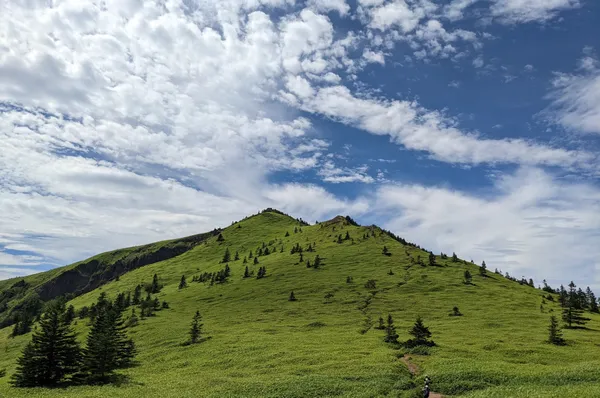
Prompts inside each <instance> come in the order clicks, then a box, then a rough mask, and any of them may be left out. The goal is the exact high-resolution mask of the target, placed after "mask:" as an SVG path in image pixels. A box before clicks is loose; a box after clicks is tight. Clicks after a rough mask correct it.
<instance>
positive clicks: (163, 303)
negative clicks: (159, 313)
mask: <svg viewBox="0 0 600 398" xmlns="http://www.w3.org/2000/svg"><path fill="white" fill-rule="evenodd" d="M161 307H162V308H163V309H165V310H166V309H169V303H167V302H166V301H164V300H163V302H162V304H161Z"/></svg>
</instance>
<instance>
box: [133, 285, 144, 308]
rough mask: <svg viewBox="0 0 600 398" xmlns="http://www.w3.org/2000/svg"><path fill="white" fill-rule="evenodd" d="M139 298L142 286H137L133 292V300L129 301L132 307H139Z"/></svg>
mask: <svg viewBox="0 0 600 398" xmlns="http://www.w3.org/2000/svg"><path fill="white" fill-rule="evenodd" d="M141 297H142V286H141V285H137V286H136V287H135V290H134V292H133V299H132V300H131V303H132V304H133V305H139V304H140V299H141Z"/></svg>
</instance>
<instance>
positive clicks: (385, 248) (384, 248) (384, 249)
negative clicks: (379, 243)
mask: <svg viewBox="0 0 600 398" xmlns="http://www.w3.org/2000/svg"><path fill="white" fill-rule="evenodd" d="M381 252H382V253H383V254H385V255H388V254H389V252H390V251H389V250H388V248H387V246H383V250H382V251H381Z"/></svg>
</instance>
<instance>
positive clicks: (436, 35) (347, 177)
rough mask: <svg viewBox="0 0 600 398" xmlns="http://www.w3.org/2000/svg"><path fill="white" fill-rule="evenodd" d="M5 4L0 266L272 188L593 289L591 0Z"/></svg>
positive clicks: (597, 115) (238, 204)
mask: <svg viewBox="0 0 600 398" xmlns="http://www.w3.org/2000/svg"><path fill="white" fill-rule="evenodd" d="M1 7H2V9H1V10H0V11H1V12H0V26H1V28H0V142H1V144H0V279H5V278H10V277H16V276H21V275H27V274H31V273H34V272H39V271H40V270H46V269H50V268H52V267H55V266H60V265H64V264H68V263H70V262H73V261H77V260H80V259H83V258H85V257H88V256H91V255H93V254H96V253H98V252H101V251H105V250H110V249H116V248H119V247H123V246H130V245H135V244H143V243H148V242H151V241H156V240H162V239H167V238H173V237H178V236H184V235H188V234H193V233H198V232H202V231H206V230H210V229H212V228H214V227H217V226H226V225H229V224H230V223H231V221H233V220H237V219H240V218H243V217H244V216H246V215H248V214H251V213H255V212H256V211H258V210H260V209H263V208H266V207H276V208H279V209H281V210H283V211H286V212H288V213H290V214H292V215H293V216H296V217H302V218H304V219H306V220H311V221H315V220H324V219H327V218H330V217H333V216H335V215H337V214H349V215H351V216H352V217H354V218H355V219H357V220H358V221H359V222H361V223H364V224H371V223H376V224H378V225H381V226H382V227H385V228H388V229H391V230H392V231H394V232H395V233H397V234H398V235H401V236H403V237H405V238H406V239H408V240H410V241H414V242H416V243H419V244H421V245H422V246H424V247H426V248H428V249H431V250H434V251H435V252H440V251H443V252H446V253H451V252H453V251H456V253H457V254H458V255H459V256H461V257H464V258H467V259H473V260H475V261H476V262H478V263H480V262H481V261H483V260H485V261H486V263H487V264H488V266H489V267H491V268H492V269H494V268H499V269H501V270H503V271H508V272H510V273H511V274H512V275H514V276H517V277H521V276H526V277H527V278H529V277H533V278H534V279H535V280H536V281H537V282H541V280H542V279H544V278H546V279H547V280H548V281H549V282H550V283H551V284H555V285H556V284H560V283H568V282H569V281H570V280H572V279H573V280H575V282H576V283H577V284H579V285H591V286H592V287H593V288H595V289H600V277H598V276H597V275H599V272H598V271H599V270H600V260H598V259H600V245H598V241H599V238H600V236H599V235H600V185H599V184H598V176H599V174H600V166H599V164H600V163H599V162H598V160H599V159H598V150H599V149H600V146H599V144H600V58H599V54H600V42H599V41H600V4H599V3H598V2H594V1H591V0H527V1H523V0H348V1H346V0H309V1H295V0H261V1H252V0H225V1H220V2H210V1H209V2H206V1H195V0H168V1H166V0H165V1H153V2H141V1H137V0H122V1H103V2H92V1H90V2H81V1H75V0H65V1H57V2H54V3H53V4H52V5H49V4H48V3H47V2H46V1H41V0H40V1H13V2H10V4H8V3H7V4H4V5H2V6H1Z"/></svg>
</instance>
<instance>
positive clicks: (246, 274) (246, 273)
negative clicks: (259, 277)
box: [244, 266, 250, 278]
mask: <svg viewBox="0 0 600 398" xmlns="http://www.w3.org/2000/svg"><path fill="white" fill-rule="evenodd" d="M249 277H250V270H248V266H246V269H245V270H244V278H249Z"/></svg>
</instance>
